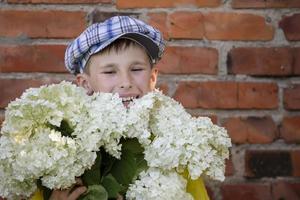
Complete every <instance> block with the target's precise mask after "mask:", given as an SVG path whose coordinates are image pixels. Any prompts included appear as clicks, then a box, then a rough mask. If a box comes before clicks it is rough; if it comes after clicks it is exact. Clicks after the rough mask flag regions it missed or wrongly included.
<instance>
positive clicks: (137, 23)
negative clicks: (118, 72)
mask: <svg viewBox="0 0 300 200" xmlns="http://www.w3.org/2000/svg"><path fill="white" fill-rule="evenodd" d="M118 38H127V39H130V40H133V41H135V42H137V43H138V44H140V45H142V46H143V47H145V49H146V51H147V53H148V54H149V56H150V58H151V59H152V62H153V63H155V62H157V60H159V59H160V58H161V56H162V53H163V51H164V47H165V44H164V40H163V37H162V34H161V33H160V32H159V31H158V30H157V29H155V28H153V27H152V26H150V25H148V24H146V23H144V22H143V21H141V20H138V19H135V18H132V17H129V16H115V17H112V18H109V19H107V20H106V21H104V22H103V23H96V24H93V25H91V26H89V27H88V28H87V29H86V30H85V31H84V32H82V33H81V34H80V35H79V36H78V37H77V38H76V39H75V40H74V41H73V42H71V43H70V44H69V45H68V47H67V50H66V53H65V65H66V67H67V69H68V70H69V71H70V72H71V73H72V74H78V73H82V72H83V69H84V67H85V65H86V63H87V62H88V60H89V58H90V56H91V55H93V54H95V53H98V52H100V51H101V50H103V49H104V48H105V47H107V46H108V45H110V44H111V43H112V42H114V41H115V40H116V39H118Z"/></svg>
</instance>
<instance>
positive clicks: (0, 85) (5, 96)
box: [0, 78, 58, 108]
mask: <svg viewBox="0 0 300 200" xmlns="http://www.w3.org/2000/svg"><path fill="white" fill-rule="evenodd" d="M57 82H58V81H57V80H52V79H49V78H48V79H0V91H1V98H0V108H5V107H6V106H7V105H8V103H9V102H10V101H12V100H14V99H16V98H17V97H20V96H21V94H22V93H23V92H24V91H25V90H26V89H27V88H30V87H39V86H41V85H44V84H49V83H57Z"/></svg>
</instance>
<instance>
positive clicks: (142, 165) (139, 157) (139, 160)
mask: <svg viewBox="0 0 300 200" xmlns="http://www.w3.org/2000/svg"><path fill="white" fill-rule="evenodd" d="M135 159H136V164H137V170H136V172H135V178H136V177H137V176H138V175H139V174H140V173H141V172H142V171H144V170H147V169H148V168H149V167H148V165H147V161H146V160H145V157H144V154H136V155H135Z"/></svg>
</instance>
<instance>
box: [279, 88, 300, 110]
mask: <svg viewBox="0 0 300 200" xmlns="http://www.w3.org/2000/svg"><path fill="white" fill-rule="evenodd" d="M283 103H284V108H285V109H288V110H299V109H300V84H294V85H291V86H289V87H288V88H285V89H284V91H283Z"/></svg>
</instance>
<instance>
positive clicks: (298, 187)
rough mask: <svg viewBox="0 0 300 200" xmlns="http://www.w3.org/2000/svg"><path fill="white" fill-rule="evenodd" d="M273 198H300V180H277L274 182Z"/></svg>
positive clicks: (282, 199) (297, 199) (296, 199)
mask: <svg viewBox="0 0 300 200" xmlns="http://www.w3.org/2000/svg"><path fill="white" fill-rule="evenodd" d="M272 193H273V199H278V200H285V199H286V200H289V199H291V200H293V199H294V200H299V199H300V182H286V181H276V182H275V183H273V184H272Z"/></svg>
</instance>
